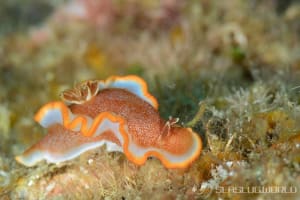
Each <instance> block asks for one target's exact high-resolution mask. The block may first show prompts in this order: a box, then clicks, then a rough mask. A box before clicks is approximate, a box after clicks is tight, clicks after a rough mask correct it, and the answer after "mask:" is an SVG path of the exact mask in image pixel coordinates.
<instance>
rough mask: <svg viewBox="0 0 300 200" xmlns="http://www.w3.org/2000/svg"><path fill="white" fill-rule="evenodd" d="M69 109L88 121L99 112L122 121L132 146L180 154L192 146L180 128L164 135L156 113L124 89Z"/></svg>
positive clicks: (162, 121)
mask: <svg viewBox="0 0 300 200" xmlns="http://www.w3.org/2000/svg"><path fill="white" fill-rule="evenodd" d="M70 109H71V111H72V113H74V114H84V115H88V116H90V117H92V118H95V117H96V116H97V115H98V114H99V113H101V112H111V113H114V114H116V115H119V116H121V117H123V118H124V119H125V120H126V124H127V127H128V132H129V134H130V136H131V137H132V138H133V140H134V142H135V144H138V145H139V146H142V147H153V146H155V147H158V148H161V147H163V149H165V150H167V151H169V152H171V153H174V154H180V153H183V152H185V151H186V149H188V148H189V147H190V146H191V144H192V142H193V141H192V137H191V135H190V133H189V132H188V131H186V129H184V128H181V127H171V128H170V130H169V133H170V134H164V133H163V128H164V126H165V120H163V119H161V118H160V116H159V113H158V111H157V110H156V109H155V108H154V107H153V106H151V105H150V104H149V103H147V102H146V101H144V100H142V99H141V98H139V97H137V96H136V95H135V94H133V93H131V92H128V91H127V90H124V89H118V88H112V89H104V90H102V91H100V92H99V93H98V94H97V95H96V96H94V97H92V98H91V99H90V100H89V101H86V102H84V103H83V104H72V105H70ZM182 134H186V137H182ZM182 138H185V140H182ZM174 147H175V148H174Z"/></svg>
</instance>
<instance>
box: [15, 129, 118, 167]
mask: <svg viewBox="0 0 300 200" xmlns="http://www.w3.org/2000/svg"><path fill="white" fill-rule="evenodd" d="M106 125H107V124H106ZM104 126H105V125H104ZM102 128H104V127H102ZM112 131H117V130H112ZM112 131H110V130H106V131H102V132H101V134H100V135H97V136H95V137H85V136H83V135H82V134H81V133H80V132H78V131H72V130H69V129H67V128H65V127H64V126H62V125H59V124H56V125H52V126H50V127H49V129H48V133H47V135H46V136H45V137H44V138H42V140H40V141H39V142H38V143H36V144H35V145H33V146H32V147H31V148H29V149H28V150H26V151H25V152H24V153H23V154H22V155H20V156H17V157H16V160H17V161H18V162H19V163H21V164H23V165H25V166H28V167H30V166H34V165H35V164H37V163H38V162H39V161H42V160H46V161H47V162H49V163H59V162H63V161H66V160H70V159H73V158H75V157H77V156H79V155H80V154H81V153H83V152H85V151H88V150H90V149H94V148H97V147H99V146H102V145H104V144H106V149H107V151H121V152H122V151H123V150H122V147H121V146H120V141H119V140H118V138H116V137H115V135H114V134H113V133H112Z"/></svg>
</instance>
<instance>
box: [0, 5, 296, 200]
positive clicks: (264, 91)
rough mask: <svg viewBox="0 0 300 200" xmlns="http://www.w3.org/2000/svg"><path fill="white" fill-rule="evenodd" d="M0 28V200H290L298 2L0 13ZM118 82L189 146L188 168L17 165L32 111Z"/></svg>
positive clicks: (2, 9)
mask: <svg viewBox="0 0 300 200" xmlns="http://www.w3.org/2000/svg"><path fill="white" fill-rule="evenodd" d="M0 17H1V20H3V22H1V27H0V137H1V140H0V199H260V200H262V199H266V200H267V199H283V198H288V199H299V198H300V157H299V156H300V78H299V77H300V73H299V72H300V4H299V2H298V1H296V0H289V1H279V0H262V1H243V0H231V1H218V0H191V1H185V0H161V1H158V0H154V1H152V0H142V1H139V0H131V1H119V0H113V1H110V0H99V1H96V0H70V1H65V0H57V1H51V2H50V1H46V0H41V1H36V0H27V1H22V0H13V1H11V0H4V1H1V2H0ZM129 74H133V75H138V76H140V77H142V78H143V79H145V81H146V82H147V83H148V89H149V92H150V93H151V94H152V95H153V96H155V97H156V98H157V101H158V103H159V109H158V112H159V114H160V116H162V118H163V119H168V118H169V117H171V119H176V118H179V121H178V122H177V123H178V125H180V126H181V127H185V128H192V129H193V130H194V131H195V132H196V133H198V135H199V137H200V138H201V139H202V143H203V147H202V151H201V155H200V156H199V157H198V158H197V159H196V160H195V161H194V162H193V163H192V164H191V165H190V166H189V167H187V168H185V169H167V168H166V167H165V166H164V165H163V164H162V163H161V162H160V161H159V159H156V158H148V160H147V161H146V162H145V163H144V164H143V165H141V166H138V165H136V164H134V163H133V162H131V161H129V160H128V159H127V158H126V156H125V155H124V154H123V153H120V152H107V151H106V148H105V147H99V148H95V149H91V150H89V151H87V152H85V153H83V154H81V155H80V156H78V157H76V158H74V159H71V160H68V161H65V162H59V163H47V162H39V163H38V164H37V165H35V166H33V167H26V166H23V165H21V164H19V163H17V162H16V160H15V156H17V155H20V154H22V153H23V152H24V150H25V149H27V148H28V147H30V146H31V145H33V144H35V143H37V142H38V141H39V140H41V139H42V138H43V137H44V136H45V134H46V131H45V130H44V129H43V128H42V127H41V126H40V125H39V124H38V123H36V122H35V121H34V119H33V118H34V115H35V113H36V112H37V111H38V109H39V108H40V107H42V105H44V104H46V103H47V102H50V101H58V100H60V97H59V94H60V93H61V92H62V91H65V90H66V89H70V88H73V86H74V85H76V84H77V83H80V82H82V81H85V80H95V79H97V80H103V79H106V78H107V77H109V76H112V75H117V76H124V75H129ZM60 148H61V147H60Z"/></svg>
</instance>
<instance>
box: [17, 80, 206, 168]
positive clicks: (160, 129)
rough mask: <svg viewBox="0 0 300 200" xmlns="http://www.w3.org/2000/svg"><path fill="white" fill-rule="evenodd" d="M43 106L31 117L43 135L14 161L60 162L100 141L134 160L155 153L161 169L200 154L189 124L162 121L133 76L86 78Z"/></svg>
mask: <svg viewBox="0 0 300 200" xmlns="http://www.w3.org/2000/svg"><path fill="white" fill-rule="evenodd" d="M63 99H64V100H65V102H66V101H67V103H71V105H66V104H65V103H64V102H62V101H56V102H51V103H48V104H46V105H44V106H43V107H42V108H41V109H40V110H39V111H38V112H37V114H36V115H35V120H36V121H37V122H38V123H40V124H41V126H43V127H44V128H47V129H48V133H47V135H46V136H45V137H44V138H42V139H41V141H39V142H38V143H36V144H35V145H33V146H32V147H31V148H29V149H28V150H26V151H25V152H24V153H23V154H22V155H21V156H17V157H16V160H17V161H18V162H20V163H22V164H24V165H26V166H33V165H35V164H36V163H37V162H39V161H41V160H47V161H48V162H50V163H57V162H63V161H65V160H70V159H72V158H75V157H77V156H79V155H80V154H81V153H83V152H85V151H88V150H90V149H94V148H97V147H99V146H102V145H104V144H106V148H107V150H108V151H121V152H123V153H124V154H125V155H126V157H127V158H128V159H129V160H130V161H132V162H134V163H135V164H137V165H142V164H144V163H145V162H146V160H147V158H148V157H156V158H158V159H159V160H160V161H161V162H162V163H163V165H164V166H165V167H167V168H186V167H188V166H189V165H190V164H191V163H192V162H193V161H195V160H196V159H197V157H198V156H199V155H200V152H201V149H202V142H201V139H200V137H199V136H198V135H197V134H196V133H195V132H193V131H192V129H190V128H183V127H180V126H178V125H177V124H176V122H177V121H178V120H177V119H169V121H167V122H166V121H165V120H163V119H161V118H160V116H159V113H158V111H157V107H158V103H157V101H156V99H155V98H154V97H153V96H152V95H150V93H148V90H147V85H146V83H145V82H144V80H142V79H141V78H139V77H137V76H126V77H111V78H109V79H107V80H106V81H86V82H84V83H83V84H82V85H77V86H76V87H75V89H72V90H67V92H66V93H63Z"/></svg>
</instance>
